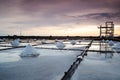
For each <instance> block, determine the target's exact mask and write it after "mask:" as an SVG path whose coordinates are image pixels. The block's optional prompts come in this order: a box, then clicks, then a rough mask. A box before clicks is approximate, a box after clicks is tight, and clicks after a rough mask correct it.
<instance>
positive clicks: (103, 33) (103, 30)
mask: <svg viewBox="0 0 120 80" xmlns="http://www.w3.org/2000/svg"><path fill="white" fill-rule="evenodd" d="M98 29H100V38H103V37H104V38H106V39H108V38H113V37H114V24H113V21H107V22H106V23H105V26H101V25H100V27H98Z"/></svg>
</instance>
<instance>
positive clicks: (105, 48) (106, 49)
mask: <svg viewBox="0 0 120 80" xmlns="http://www.w3.org/2000/svg"><path fill="white" fill-rule="evenodd" d="M99 50H100V52H99V53H100V54H105V58H112V57H113V49H112V48H111V46H109V44H108V43H104V42H101V41H100V42H99ZM102 51H104V52H102Z"/></svg>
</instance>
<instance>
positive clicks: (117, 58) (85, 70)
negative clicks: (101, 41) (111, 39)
mask: <svg viewBox="0 0 120 80" xmlns="http://www.w3.org/2000/svg"><path fill="white" fill-rule="evenodd" d="M99 47H100V46H98V45H92V46H91V48H90V50H96V49H97V50H99V49H100V48H99ZM104 47H105V46H102V48H101V49H102V50H105V49H104ZM107 48H108V49H107V50H109V51H110V50H111V51H112V49H110V48H112V47H110V46H108V45H107ZM71 80H120V54H119V53H101V54H100V52H88V56H87V57H85V58H84V60H83V61H82V63H81V64H80V65H79V66H78V68H77V70H76V72H75V74H74V75H73V76H72V79H71Z"/></svg>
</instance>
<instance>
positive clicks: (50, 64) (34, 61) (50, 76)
mask: <svg viewBox="0 0 120 80" xmlns="http://www.w3.org/2000/svg"><path fill="white" fill-rule="evenodd" d="M22 50H23V48H19V49H13V50H6V51H0V80H60V79H61V77H62V76H63V74H64V72H65V71H67V70H68V68H69V67H70V65H71V63H72V62H73V61H75V59H76V55H78V54H80V51H64V50H47V49H37V51H38V52H39V53H40V55H39V56H38V57H36V58H21V57H20V56H19V54H20V53H21V51H22Z"/></svg>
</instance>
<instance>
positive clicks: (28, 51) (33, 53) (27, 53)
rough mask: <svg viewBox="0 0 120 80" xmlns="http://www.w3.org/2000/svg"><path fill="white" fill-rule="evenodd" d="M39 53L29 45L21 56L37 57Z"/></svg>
mask: <svg viewBox="0 0 120 80" xmlns="http://www.w3.org/2000/svg"><path fill="white" fill-rule="evenodd" d="M38 55H39V53H38V52H37V51H36V50H35V48H34V47H33V46H32V45H30V44H28V45H27V46H26V47H25V49H24V50H23V51H22V53H21V54H20V56H21V57H36V56H38Z"/></svg>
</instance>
